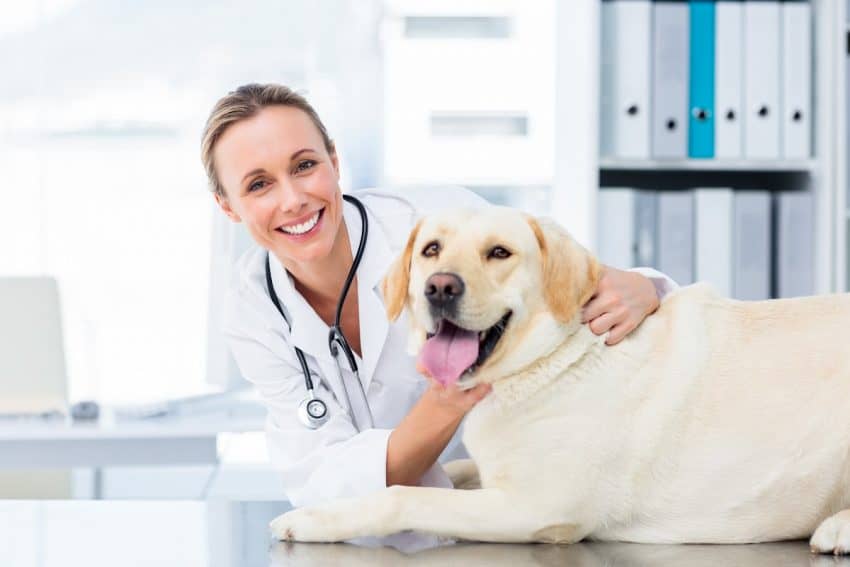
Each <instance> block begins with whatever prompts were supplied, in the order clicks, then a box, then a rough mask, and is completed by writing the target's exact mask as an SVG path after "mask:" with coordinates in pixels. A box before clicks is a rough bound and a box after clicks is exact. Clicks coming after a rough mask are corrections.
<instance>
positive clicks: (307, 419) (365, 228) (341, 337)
mask: <svg viewBox="0 0 850 567" xmlns="http://www.w3.org/2000/svg"><path fill="white" fill-rule="evenodd" d="M342 198H343V199H345V200H346V201H348V202H349V203H351V204H353V205H354V206H356V207H357V210H358V212H359V213H360V220H361V224H362V232H361V233H360V242H359V243H358V245H357V252H356V253H355V255H354V260H353V261H352V263H351V268H349V270H348V275H347V276H346V278H345V283H344V284H343V287H342V292H341V293H340V297H339V300H338V301H337V306H336V313H335V317H334V324H333V325H332V326H331V327H330V329H329V330H328V350H329V351H330V354H331V356H332V357H333V359H334V362H335V363H336V367H337V372H338V375H339V381H340V383H341V384H342V388H343V391H344V393H345V398H346V399H345V402H346V405H347V406H348V412H349V415H350V417H351V421H352V423H354V426H355V427H356V428H357V430H358V431H363V429H364V427H361V425H360V424H359V423H358V422H357V419H356V417H355V412H354V407H353V406H352V404H351V398H350V396H349V394H348V387H347V386H346V383H345V379H344V377H343V375H342V367H341V366H340V363H339V358H338V355H339V351H340V350H342V352H343V354H344V355H345V358H346V360H347V361H348V364H349V368H351V372H352V373H353V374H354V378H355V380H356V382H357V385H358V386H359V387H360V393H361V395H362V399H363V404H364V406H365V408H366V412H367V414H368V423H366V424H365V429H370V428H372V427H374V418H373V416H372V410H371V408H370V407H369V402H368V400H367V398H366V391H365V389H364V388H363V383H362V382H361V381H360V371H359V369H358V367H357V362H356V360H355V358H354V352H353V351H352V350H351V346H349V344H348V339H346V337H345V334H344V333H343V332H342V327H341V326H340V317H341V316H342V308H343V305H344V304H345V299H346V296H347V295H348V290H349V288H350V287H351V283H352V282H353V281H354V277H355V275H356V274H357V269H358V268H359V267H360V262H361V261H362V259H363V253H364V251H365V249H366V240H367V238H368V235H369V221H368V219H367V217H366V208H365V207H364V206H363V203H361V202H360V200H359V199H357V198H356V197H354V196H352V195H343V196H342ZM266 286H267V287H268V293H269V297H270V298H271V300H272V303H274V306H275V308H276V309H277V310H278V312H279V313H280V315H281V317H283V320H284V322H285V323H286V325H287V326H288V327H289V331H290V333H291V332H292V323H290V322H289V318H288V317H287V316H286V313H285V312H284V310H283V306H282V305H281V304H280V300H279V299H278V297H277V293H276V292H275V289H274V283H273V282H272V276H271V265H270V260H269V254H268V253H266ZM293 348H294V350H295V356H296V358H297V359H298V364H299V365H300V366H301V372H302V373H303V374H304V385H305V386H306V388H307V398H305V399H304V400H303V401H302V402H301V404H299V406H298V418H299V421H301V423H302V424H303V425H305V426H306V427H308V428H310V429H317V428H319V427H321V426H322V425H324V424H325V423H326V422H327V421H328V419H329V417H330V416H329V412H328V407H327V404H326V403H325V402H324V401H323V400H321V399H320V398H319V397H318V396H317V395H316V392H315V388H314V384H313V379H312V377H311V374H310V367H309V365H308V364H307V358H306V357H305V355H304V352H303V351H302V350H301V349H300V348H298V347H297V346H293Z"/></svg>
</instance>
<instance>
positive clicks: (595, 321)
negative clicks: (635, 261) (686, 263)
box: [582, 266, 678, 345]
mask: <svg viewBox="0 0 850 567" xmlns="http://www.w3.org/2000/svg"><path fill="white" fill-rule="evenodd" d="M676 287H678V286H677V285H676V283H675V282H674V281H673V280H671V279H670V278H668V277H667V276H665V275H664V274H662V273H661V272H658V271H656V270H653V269H651V268H635V269H633V270H628V271H623V270H618V269H616V268H612V267H610V266H603V268H602V277H601V278H600V279H599V285H598V286H597V290H596V294H594V295H593V297H591V298H590V300H589V301H588V302H587V304H586V305H585V306H584V308H583V310H582V322H583V323H589V326H590V330H591V331H593V332H594V333H596V334H597V335H601V334H603V333H605V332H608V333H609V334H608V339H607V340H606V341H605V343H606V344H608V345H615V344H617V343H619V342H620V341H621V340H623V338H625V337H626V335H628V334H629V333H631V332H632V331H633V330H635V329H636V328H637V327H638V326H639V325H640V324H641V323H642V322H643V320H644V319H645V318H646V317H647V316H648V315H650V314H652V313H654V312H655V310H656V309H658V306H659V305H660V302H661V300H662V299H663V298H664V296H665V295H666V294H668V293H670V292H671V291H673V290H674V289H676Z"/></svg>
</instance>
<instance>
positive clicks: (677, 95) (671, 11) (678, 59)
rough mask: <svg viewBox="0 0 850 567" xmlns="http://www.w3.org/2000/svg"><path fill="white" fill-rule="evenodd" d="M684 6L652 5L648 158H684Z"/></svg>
mask: <svg viewBox="0 0 850 567" xmlns="http://www.w3.org/2000/svg"><path fill="white" fill-rule="evenodd" d="M688 18H689V11H688V4H687V3H686V2H684V1H676V0H656V1H655V2H653V4H652V53H653V65H652V157H653V158H655V159H670V158H672V159H676V158H682V159H684V158H686V157H688V66H689V63H688V53H689V50H690V43H689V42H690V28H689V25H690V24H689V19H688Z"/></svg>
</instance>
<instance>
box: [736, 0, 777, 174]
mask: <svg viewBox="0 0 850 567" xmlns="http://www.w3.org/2000/svg"><path fill="white" fill-rule="evenodd" d="M779 14H780V12H779V3H778V2H776V1H765V0H746V1H745V2H744V157H746V158H749V159H778V158H779V155H780V147H779V139H780V137H779V118H778V117H779V111H780V100H779V93H780V81H779V49H780V46H779V24H780V17H779Z"/></svg>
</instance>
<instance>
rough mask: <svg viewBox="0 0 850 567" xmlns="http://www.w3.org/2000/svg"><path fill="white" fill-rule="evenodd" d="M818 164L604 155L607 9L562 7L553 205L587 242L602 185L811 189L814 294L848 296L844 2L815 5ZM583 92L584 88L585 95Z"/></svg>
mask: <svg viewBox="0 0 850 567" xmlns="http://www.w3.org/2000/svg"><path fill="white" fill-rule="evenodd" d="M811 4H812V26H813V29H812V34H811V35H812V41H813V46H812V48H813V65H812V74H813V83H812V95H813V99H812V114H813V124H812V128H813V131H812V148H813V150H812V151H813V153H812V157H811V158H810V159H807V160H792V161H785V160H777V161H774V160H770V161H749V160H734V161H728V160H693V159H685V160H670V161H668V160H664V161H660V160H626V159H617V158H600V157H599V155H598V152H597V148H598V147H599V137H600V105H599V100H600V86H599V85H600V66H601V57H600V48H599V43H600V34H601V21H600V20H601V18H600V11H601V2H600V1H599V0H582V1H579V2H569V3H558V5H557V13H556V17H555V25H556V34H555V35H556V54H557V55H556V62H555V67H556V70H555V77H556V79H555V84H556V97H555V100H556V108H555V121H556V127H555V148H556V158H555V162H554V167H555V169H554V176H553V177H554V183H553V191H552V201H553V202H552V208H553V211H555V213H554V214H555V216H556V218H557V219H558V220H559V221H560V222H562V223H563V224H564V225H565V226H567V227H569V228H570V230H571V232H573V234H574V235H575V236H576V237H577V238H578V239H579V240H580V241H581V242H583V243H584V244H586V245H589V246H590V247H591V248H593V247H594V246H595V244H596V226H595V219H596V217H597V204H598V195H599V193H598V192H599V191H600V187H602V186H633V187H637V188H641V187H652V188H657V189H676V188H687V187H693V186H703V185H715V184H716V185H719V186H724V185H725V186H743V187H746V186H752V185H754V184H755V183H761V184H763V186H765V187H769V188H770V189H771V190H772V191H773V190H795V189H797V190H799V189H805V190H809V191H811V192H812V195H813V197H814V214H815V222H814V227H815V228H814V229H815V234H814V243H815V246H814V249H815V251H816V252H815V258H814V264H815V274H814V275H815V278H814V279H815V292H816V293H828V292H836V291H845V290H847V289H848V275H847V272H848V269H847V266H848V258H847V254H848V243H847V237H848V224H850V209H848V203H847V193H848V189H847V165H846V161H847V160H846V156H847V127H846V123H847V116H846V107H847V104H846V100H847V99H846V89H847V87H846V68H847V61H848V59H847V43H848V24H847V22H848V19H847V15H848V14H847V6H846V1H845V0H812V2H811ZM577 85H581V88H577Z"/></svg>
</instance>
